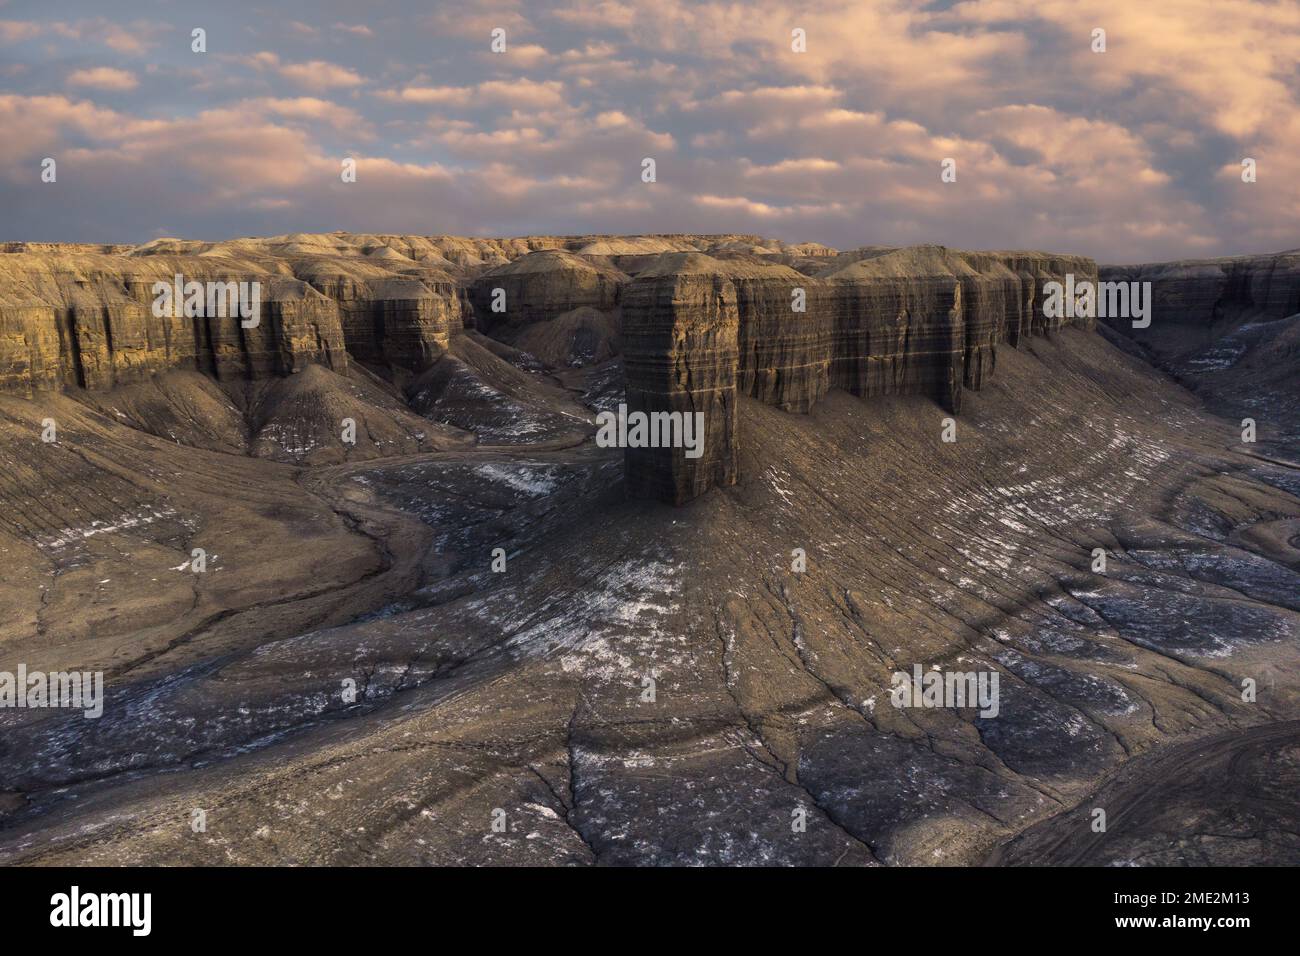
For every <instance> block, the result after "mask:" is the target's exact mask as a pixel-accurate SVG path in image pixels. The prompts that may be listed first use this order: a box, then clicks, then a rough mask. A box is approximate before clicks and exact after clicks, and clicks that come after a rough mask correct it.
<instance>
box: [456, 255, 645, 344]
mask: <svg viewBox="0 0 1300 956" xmlns="http://www.w3.org/2000/svg"><path fill="white" fill-rule="evenodd" d="M626 281H627V276H626V275H624V274H623V273H622V272H619V271H618V270H616V269H614V268H612V267H609V266H605V265H599V264H597V263H596V262H594V261H592V260H589V259H585V258H583V257H581V256H577V255H574V254H573V253H571V252H564V251H561V250H558V249H553V250H547V251H544V252H535V253H532V254H530V255H526V256H522V257H520V258H519V259H516V260H515V261H513V262H510V263H507V264H505V265H501V266H497V267H495V268H493V269H489V270H488V271H487V272H484V273H483V274H482V275H480V276H478V278H476V279H475V280H474V281H473V283H472V284H471V285H470V287H469V297H470V301H471V302H472V303H473V306H474V314H475V316H476V320H477V321H476V324H477V325H478V327H479V328H484V329H489V330H491V329H493V328H495V327H496V326H499V325H503V324H504V325H510V326H520V325H528V324H531V323H535V322H546V321H549V320H550V319H554V318H556V317H557V316H559V315H562V314H564V313H566V312H572V311H573V310H574V309H580V308H591V309H597V310H601V311H607V310H610V309H613V308H615V307H616V306H617V304H618V290H619V287H620V286H621V285H622V284H623V283H624V282H626ZM498 289H500V290H502V292H503V293H504V297H500V296H499V294H498V293H497V292H496V290H498ZM494 299H495V300H497V301H500V302H501V307H502V308H503V309H504V311H496V310H494V309H493V303H494Z"/></svg>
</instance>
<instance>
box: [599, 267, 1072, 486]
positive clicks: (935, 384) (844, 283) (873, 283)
mask: <svg viewBox="0 0 1300 956" xmlns="http://www.w3.org/2000/svg"><path fill="white" fill-rule="evenodd" d="M846 258H847V261H841V260H840V259H838V258H836V259H832V260H831V262H830V263H829V264H827V265H825V266H824V267H823V268H822V269H821V270H820V271H818V272H817V274H815V275H812V276H809V275H805V274H803V273H802V272H800V271H797V270H796V269H794V268H792V267H790V266H788V265H783V264H779V263H774V262H768V261H764V258H761V257H759V256H756V255H753V254H748V255H745V254H740V255H736V254H730V255H729V254H728V253H727V252H726V251H719V255H718V257H712V256H706V255H702V254H698V253H697V254H676V255H666V256H663V257H661V258H660V259H659V260H658V262H657V263H656V265H655V266H653V267H651V268H648V269H645V270H644V271H642V272H640V273H639V274H638V275H637V276H636V277H635V278H634V279H633V280H632V281H631V282H629V283H628V285H627V286H626V287H625V288H624V290H623V295H622V301H621V306H622V321H623V341H624V366H625V369H626V376H627V379H626V380H627V395H628V409H629V412H636V411H643V412H647V413H653V412H656V411H665V410H667V411H679V410H687V409H692V410H697V411H703V412H704V413H705V415H706V435H707V436H708V440H707V442H706V447H705V451H704V455H703V456H702V457H700V458H698V459H690V458H688V457H686V455H685V453H684V451H683V449H681V448H647V449H629V450H628V452H627V466H628V490H629V492H630V493H632V494H634V495H647V496H653V497H658V498H660V499H661V500H665V501H670V502H673V503H675V504H681V503H683V502H685V501H689V500H690V499H691V498H694V497H696V496H697V495H698V494H700V492H701V491H703V490H706V489H707V488H709V487H714V486H717V485H725V484H730V483H732V482H734V481H735V480H736V477H737V474H738V469H737V466H736V460H737V454H738V450H737V449H736V448H734V447H726V448H714V447H713V446H712V443H713V442H716V441H720V440H721V441H726V440H728V436H730V437H731V440H734V436H735V428H734V423H733V422H732V420H731V418H730V417H729V416H730V415H731V414H732V413H731V412H730V411H729V409H731V408H732V407H733V406H734V395H733V394H732V392H733V391H738V392H739V393H740V394H742V395H749V396H752V397H753V398H756V399H758V400H760V401H762V402H764V403H766V404H769V405H774V406H776V407H778V408H781V409H783V410H786V411H793V412H807V411H809V410H810V409H811V408H812V407H813V406H814V405H816V404H817V403H818V402H819V401H820V400H821V399H822V398H823V396H824V395H825V394H826V392H827V391H828V390H829V389H831V388H838V389H842V390H844V391H847V392H849V393H851V394H853V395H857V396H860V397H864V398H865V397H872V396H882V395H925V396H929V397H931V398H934V399H935V400H936V401H937V402H939V403H940V404H941V405H942V406H943V408H944V409H946V410H947V411H949V412H952V413H954V414H955V413H958V412H959V411H960V409H961V395H962V389H963V388H970V389H976V390H978V389H979V388H981V387H982V386H983V384H984V382H985V381H986V379H987V378H988V377H989V376H990V375H991V374H992V372H993V369H994V367H995V364H996V359H997V346H998V345H999V344H1000V343H1003V342H1009V343H1011V344H1013V345H1014V344H1017V343H1019V342H1020V340H1021V338H1022V337H1023V336H1025V335H1027V334H1031V333H1040V334H1041V333H1047V332H1052V331H1055V330H1057V329H1059V328H1061V327H1062V326H1063V325H1064V324H1065V323H1066V322H1067V321H1068V320H1066V319H1064V318H1048V317H1046V315H1045V314H1044V310H1043V308H1042V303H1043V299H1044V286H1045V284H1046V283H1047V282H1050V281H1053V280H1056V281H1061V282H1064V281H1065V277H1066V276H1067V275H1068V274H1073V275H1074V276H1075V279H1076V281H1083V280H1092V281H1095V280H1096V277H1097V271H1096V265H1095V264H1094V263H1093V262H1092V260H1090V259H1085V258H1082V257H1075V256H1052V255H1045V254H1041V253H1028V252H1026V253H969V252H958V251H955V250H949V249H945V248H943V247H939V246H920V247H913V248H906V249H893V250H886V249H879V250H865V251H862V254H861V255H852V256H849V257H846ZM1077 323H1078V324H1080V325H1081V326H1083V327H1085V328H1090V327H1091V325H1092V323H1091V320H1088V319H1080V320H1077ZM733 336H734V338H733ZM733 356H734V359H733ZM731 361H734V363H735V364H734V367H732V368H728V367H727V363H728V362H731ZM711 415H717V416H719V417H720V419H721V420H720V421H719V422H717V423H716V424H714V425H710V424H708V417H709V416H711ZM646 470H649V471H650V472H652V473H651V474H649V475H646V474H643V472H645V471H646Z"/></svg>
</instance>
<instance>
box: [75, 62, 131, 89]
mask: <svg viewBox="0 0 1300 956" xmlns="http://www.w3.org/2000/svg"><path fill="white" fill-rule="evenodd" d="M68 85H69V86H89V87H91V88H93V89H96V90H111V91H121V90H133V89H135V88H136V87H137V86H139V85H140V81H139V80H137V79H136V78H135V74H134V73H131V72H130V71H128V70H118V69H115V68H113V67H111V66H97V67H95V68H94V69H89V70H74V71H73V72H72V73H71V74H69V76H68Z"/></svg>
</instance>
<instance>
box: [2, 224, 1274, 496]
mask: <svg viewBox="0 0 1300 956" xmlns="http://www.w3.org/2000/svg"><path fill="white" fill-rule="evenodd" d="M0 249H3V252H0V391H6V392H15V393H18V394H22V395H25V396H31V395H32V394H34V393H36V392H39V391H47V390H60V389H65V388H70V387H75V388H83V389H87V390H92V391H100V390H106V389H113V388H117V387H119V386H124V385H130V384H132V383H135V382H139V381H142V380H144V379H146V378H149V377H150V376H152V375H153V374H154V373H157V372H162V371H167V370H172V369H180V370H191V371H199V372H202V373H205V374H207V375H210V376H212V377H213V378H215V379H217V380H218V381H221V382H239V381H247V382H256V381H259V380H263V379H274V378H277V377H282V376H285V375H289V374H291V373H294V372H299V371H301V370H303V369H304V368H306V367H307V366H310V365H323V366H325V367H327V368H330V369H334V370H337V371H343V370H344V369H346V367H347V365H348V362H349V359H351V360H353V361H355V362H357V363H359V364H361V365H363V366H365V368H366V369H368V370H369V371H370V372H375V373H378V374H379V375H380V376H381V377H383V378H386V379H387V380H388V382H389V383H391V384H392V385H394V386H395V387H397V388H398V389H401V388H405V387H406V385H407V383H409V382H412V381H417V382H419V383H421V385H420V387H418V388H416V390H415V392H416V394H418V395H419V396H420V400H421V402H423V403H424V404H425V405H429V406H430V408H432V406H433V405H435V404H437V403H438V402H439V401H441V402H442V406H440V407H441V408H442V412H441V413H442V414H446V406H447V405H448V401H449V400H444V399H445V396H443V393H442V392H441V391H439V390H438V389H436V388H431V386H430V384H429V383H434V384H436V383H438V382H441V381H442V380H443V379H448V380H449V381H450V379H449V378H448V376H449V375H450V372H448V369H451V368H453V367H454V366H455V364H456V362H457V361H459V360H458V359H456V357H455V356H456V354H458V353H457V352H456V343H457V342H460V341H461V336H463V334H464V332H465V331H466V330H467V329H473V330H476V331H478V332H483V333H485V334H486V335H488V336H491V340H495V341H497V342H500V343H504V344H505V345H507V346H511V347H513V350H514V351H512V350H507V354H513V355H515V358H514V359H506V360H502V361H503V363H506V364H509V362H511V361H518V362H520V363H523V364H527V363H533V364H534V365H537V366H538V367H539V368H540V366H541V365H545V366H548V367H550V368H552V369H568V368H582V367H586V366H592V365H594V364H596V363H600V362H605V361H607V360H608V359H610V358H611V357H613V356H616V355H617V354H618V353H619V352H620V350H621V353H622V355H623V364H624V375H625V385H626V396H627V406H628V409H629V410H630V411H632V412H638V411H640V412H648V413H654V412H681V413H683V414H693V413H702V414H703V416H704V446H703V452H702V454H700V455H699V456H698V457H687V456H686V455H685V453H684V449H682V448H628V449H627V450H626V452H625V458H626V478H627V490H628V492H629V493H630V494H631V495H633V496H636V497H648V498H653V499H659V500H664V501H669V502H673V503H682V502H685V501H689V500H690V499H692V498H694V497H696V496H698V495H700V494H702V493H703V492H704V491H707V490H708V489H709V488H712V487H717V486H725V485H729V484H733V483H734V482H735V481H736V480H737V477H738V464H737V462H738V448H737V444H736V442H737V434H736V424H735V415H736V401H737V397H738V396H741V395H747V396H750V397H753V398H755V399H757V400H758V401H760V402H763V403H765V404H768V405H772V406H775V407H777V408H780V409H782V410H785V411H788V412H794V413H806V412H808V411H809V410H811V409H812V408H813V407H814V406H815V405H817V403H818V402H820V401H821V400H822V399H823V398H824V396H825V395H826V394H827V392H828V391H829V390H831V389H841V390H843V391H846V392H848V393H850V394H853V395H856V396H859V397H862V398H871V397H874V396H882V395H924V396H928V397H931V398H933V399H934V400H935V401H937V402H938V403H939V404H940V405H941V406H942V407H943V408H944V409H946V410H947V411H948V412H950V413H952V414H957V413H958V412H960V409H961V399H962V393H963V390H964V389H968V388H969V389H979V388H981V387H982V386H983V384H984V382H985V381H986V380H987V379H988V378H989V376H990V375H992V374H993V373H994V370H995V368H996V364H997V348H998V346H999V345H1000V344H1002V343H1009V344H1011V345H1016V344H1017V343H1019V342H1020V341H1021V340H1022V339H1023V338H1024V337H1025V336H1027V335H1031V334H1043V333H1047V332H1051V331H1052V330H1053V329H1055V328H1058V327H1059V326H1060V324H1061V323H1062V322H1063V321H1064V320H1062V319H1048V318H1046V317H1045V316H1044V314H1043V309H1042V297H1043V286H1044V284H1045V283H1046V282H1048V281H1051V280H1052V279H1058V280H1061V281H1064V277H1065V276H1066V274H1068V273H1072V274H1074V276H1075V277H1076V279H1078V280H1083V279H1088V278H1091V279H1095V278H1096V267H1095V265H1094V264H1093V263H1092V261H1091V260H1088V259H1083V258H1079V257H1070V256H1051V255H1045V254H1042V253H1035V252H1011V253H982V252H980V253H975V252H959V251H956V250H950V249H946V248H943V247H940V246H918V247H912V248H905V249H892V248H886V247H864V248H861V249H857V250H853V251H850V252H845V253H837V252H836V251H835V250H834V249H831V248H829V247H827V246H822V245H818V244H816V243H800V244H786V243H782V242H778V241H775V240H770V239H763V238H761V237H758V236H744V235H718V236H687V235H659V236H631V237H609V236H571V237H555V236H534V237H524V238H519V239H467V238H459V237H453V236H388V235H350V234H345V233H331V234H326V235H306V234H293V235H287V236H278V237H272V238H266V239H237V240H231V241H226V242H216V243H209V242H200V241H194V240H178V239H160V240H155V241H153V242H150V243H147V244H145V245H142V246H138V247H130V246H108V245H105V246H91V245H66V246H60V245H39V246H38V245H26V244H23V243H9V244H7V245H4V246H3V247H0ZM178 274H179V275H182V276H183V277H184V279H185V280H197V281H200V282H218V281H219V282H254V281H255V282H257V283H259V285H260V288H261V300H262V301H261V314H260V316H259V321H258V323H257V324H256V325H255V326H254V327H245V326H244V325H243V324H241V322H240V321H239V320H238V318H236V317H224V318H223V317H190V318H185V317H173V316H172V315H170V314H168V315H165V316H164V317H162V318H159V317H156V316H154V315H153V310H152V305H153V300H154V294H153V291H152V290H153V284H154V283H155V282H158V281H164V282H171V281H172V279H173V277H174V276H176V275H178ZM1222 284H1223V285H1224V286H1225V287H1227V288H1230V289H1231V288H1235V286H1234V285H1233V282H1232V281H1230V280H1225V281H1224V283H1222ZM1281 285H1285V283H1282V284H1281ZM1207 288H1208V286H1207ZM1216 288H1217V286H1216ZM1271 288H1272V287H1269V289H1271ZM498 289H500V290H503V291H504V301H503V305H504V309H503V310H494V309H493V302H494V299H495V298H496V296H497V293H496V290H498ZM1269 289H1264V290H1263V291H1260V292H1259V293H1257V294H1258V295H1260V296H1263V297H1264V298H1265V299H1267V300H1268V301H1270V302H1271V301H1274V300H1277V299H1281V298H1285V296H1286V295H1287V294H1289V293H1284V292H1281V291H1276V290H1273V291H1269ZM1208 294H1209V293H1208V292H1207V295H1208ZM1270 297H1271V298H1270ZM483 341H485V342H486V341H489V340H488V339H484V340H483ZM462 351H463V350H462ZM539 358H540V363H539V361H538V359H539ZM499 364H500V363H499ZM523 364H521V367H523ZM435 367H437V368H441V369H442V372H440V373H437V374H434V373H433V372H431V370H434V369H435ZM426 373H430V375H432V377H430V375H426ZM444 373H445V374H444ZM614 374H617V372H615V373H614ZM471 377H472V376H471ZM530 380H531V381H534V382H537V381H539V380H537V379H536V377H535V376H534V377H533V379H530ZM471 384H472V383H471ZM539 387H540V386H539ZM466 388H467V389H468V391H466V392H465V396H466V401H469V400H480V399H481V400H482V401H486V398H482V396H485V395H487V394H488V391H490V390H488V391H485V390H484V389H482V388H477V387H470V385H467V386H466ZM394 394H397V393H396V392H395V393H394ZM475 396H480V399H475V398H474V397H475ZM502 401H504V399H502ZM507 404H508V403H507ZM511 407H513V406H511ZM502 427H503V428H504V427H505V426H504V423H503V424H502Z"/></svg>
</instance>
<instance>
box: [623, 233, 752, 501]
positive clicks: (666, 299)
mask: <svg viewBox="0 0 1300 956" xmlns="http://www.w3.org/2000/svg"><path fill="white" fill-rule="evenodd" d="M622 304H623V309H624V314H627V315H632V316H635V322H633V323H632V324H631V325H625V327H624V331H623V367H624V370H625V375H626V386H627V406H628V409H629V411H637V412H643V413H646V414H655V413H661V412H668V413H673V412H677V413H680V414H682V415H689V414H694V413H696V412H699V413H702V414H703V416H704V418H703V423H704V439H703V454H701V455H700V456H699V457H697V458H692V457H687V455H686V454H685V449H683V448H628V449H627V450H626V452H625V455H626V470H625V474H624V480H625V482H626V486H627V492H628V494H630V495H631V496H633V497H638V498H653V499H657V500H660V501H669V502H672V503H674V504H681V503H683V502H686V501H689V500H691V499H692V498H695V497H698V496H699V495H701V494H703V493H704V492H705V491H707V490H708V489H710V488H714V487H721V486H726V485H732V484H735V482H736V476H737V474H738V472H739V468H738V453H739V449H738V446H737V444H736V376H737V366H738V348H737V341H738V329H739V317H740V309H739V296H738V293H737V291H736V286H735V285H734V284H733V283H732V282H731V280H730V279H729V278H728V276H727V275H725V274H724V273H722V272H721V270H720V269H719V268H718V263H717V260H715V259H711V258H709V257H708V256H703V255H699V254H696V253H670V254H668V255H665V256H664V257H663V258H662V259H661V260H660V262H659V264H658V265H656V266H655V267H652V268H651V269H648V270H647V271H646V272H644V273H642V275H641V276H639V277H638V278H637V279H636V280H635V281H633V282H630V283H629V284H628V285H627V287H626V288H625V289H624V291H623V303H622Z"/></svg>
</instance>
